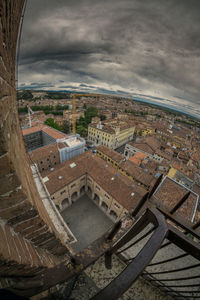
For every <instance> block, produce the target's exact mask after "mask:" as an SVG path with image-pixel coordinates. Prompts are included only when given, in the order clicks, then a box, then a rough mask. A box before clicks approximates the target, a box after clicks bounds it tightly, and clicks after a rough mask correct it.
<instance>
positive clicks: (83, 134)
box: [76, 125, 87, 137]
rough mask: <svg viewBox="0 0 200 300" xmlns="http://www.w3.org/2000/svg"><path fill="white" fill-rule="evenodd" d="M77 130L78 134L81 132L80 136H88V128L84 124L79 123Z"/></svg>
mask: <svg viewBox="0 0 200 300" xmlns="http://www.w3.org/2000/svg"><path fill="white" fill-rule="evenodd" d="M76 132H77V133H78V134H80V136H82V137H86V136H87V128H85V127H84V126H82V125H78V126H77V128H76Z"/></svg>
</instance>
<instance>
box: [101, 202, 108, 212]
mask: <svg viewBox="0 0 200 300" xmlns="http://www.w3.org/2000/svg"><path fill="white" fill-rule="evenodd" d="M101 207H102V209H103V210H104V211H107V210H108V205H107V204H106V203H105V202H102V203H101Z"/></svg>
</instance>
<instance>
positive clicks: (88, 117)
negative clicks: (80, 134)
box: [84, 106, 98, 124]
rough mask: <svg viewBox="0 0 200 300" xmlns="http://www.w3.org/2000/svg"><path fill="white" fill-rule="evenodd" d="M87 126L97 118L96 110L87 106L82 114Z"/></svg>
mask: <svg viewBox="0 0 200 300" xmlns="http://www.w3.org/2000/svg"><path fill="white" fill-rule="evenodd" d="M84 115H85V119H86V122H87V124H89V123H91V120H92V118H93V117H96V116H98V110H97V108H96V107H94V106H89V107H88V108H87V109H86V111H85V112H84Z"/></svg>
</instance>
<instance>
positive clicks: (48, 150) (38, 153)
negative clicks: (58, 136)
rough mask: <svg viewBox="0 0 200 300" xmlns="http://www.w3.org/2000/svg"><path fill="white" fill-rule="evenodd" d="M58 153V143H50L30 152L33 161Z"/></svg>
mask: <svg viewBox="0 0 200 300" xmlns="http://www.w3.org/2000/svg"><path fill="white" fill-rule="evenodd" d="M56 153H58V148H57V144H56V143H55V144H50V145H47V146H44V147H41V148H38V149H35V150H32V151H30V152H29V156H30V159H31V160H32V161H37V160H40V159H43V158H45V157H47V156H48V155H50V154H56Z"/></svg>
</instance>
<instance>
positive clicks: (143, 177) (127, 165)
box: [120, 160, 155, 186]
mask: <svg viewBox="0 0 200 300" xmlns="http://www.w3.org/2000/svg"><path fill="white" fill-rule="evenodd" d="M120 167H121V168H122V169H123V170H124V171H126V172H127V173H128V174H129V175H130V176H132V177H133V178H134V179H135V180H136V181H138V182H140V183H142V184H144V185H145V186H153V184H154V183H155V178H154V177H153V176H151V175H149V174H148V173H146V172H145V171H144V170H143V169H142V168H140V167H139V166H138V165H136V164H134V163H132V162H131V161H130V160H127V161H126V162H122V163H121V164H120Z"/></svg>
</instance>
